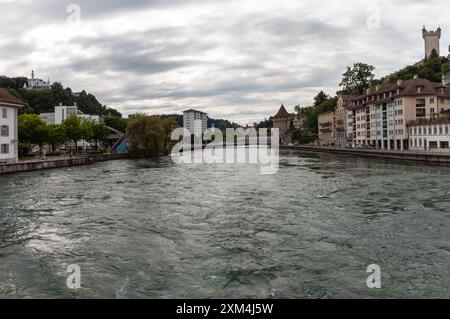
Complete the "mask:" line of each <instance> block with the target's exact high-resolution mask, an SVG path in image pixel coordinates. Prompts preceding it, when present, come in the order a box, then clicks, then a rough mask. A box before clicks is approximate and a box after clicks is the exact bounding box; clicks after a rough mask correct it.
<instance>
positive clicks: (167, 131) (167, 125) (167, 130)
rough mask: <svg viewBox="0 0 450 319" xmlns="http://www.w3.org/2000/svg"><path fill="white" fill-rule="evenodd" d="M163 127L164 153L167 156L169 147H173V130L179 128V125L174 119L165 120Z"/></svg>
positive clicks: (162, 123) (162, 122)
mask: <svg viewBox="0 0 450 319" xmlns="http://www.w3.org/2000/svg"><path fill="white" fill-rule="evenodd" d="M161 125H162V127H163V130H164V142H163V143H164V146H163V149H164V153H165V154H167V153H168V152H169V147H171V144H172V143H171V142H172V140H171V135H172V132H173V130H174V129H175V128H176V127H178V123H177V121H176V120H175V119H174V118H171V117H169V118H166V119H164V120H162V121H161Z"/></svg>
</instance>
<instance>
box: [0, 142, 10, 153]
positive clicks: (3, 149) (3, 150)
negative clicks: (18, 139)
mask: <svg viewBox="0 0 450 319" xmlns="http://www.w3.org/2000/svg"><path fill="white" fill-rule="evenodd" d="M0 153H1V154H9V144H2V145H1V150H0Z"/></svg>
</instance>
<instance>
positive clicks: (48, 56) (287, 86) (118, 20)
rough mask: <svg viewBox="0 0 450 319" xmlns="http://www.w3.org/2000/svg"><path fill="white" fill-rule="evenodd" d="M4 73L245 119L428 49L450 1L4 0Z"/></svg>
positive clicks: (144, 107)
mask: <svg viewBox="0 0 450 319" xmlns="http://www.w3.org/2000/svg"><path fill="white" fill-rule="evenodd" d="M0 5H1V7H2V12H3V15H2V19H0V74H3V75H8V76H25V75H29V74H30V72H31V70H32V69H34V70H35V71H36V73H37V76H38V77H41V78H43V79H47V78H50V79H51V80H52V81H59V82H62V83H63V84H64V85H65V86H69V87H71V88H72V89H73V90H75V91H77V90H81V89H86V90H88V91H90V92H92V93H93V94H95V95H96V96H97V97H98V98H99V100H100V101H101V102H102V103H103V104H107V105H109V106H111V107H115V108H117V109H118V110H119V111H121V112H122V113H124V114H125V115H127V114H131V113H135V112H145V113H148V114H160V113H180V112H181V111H182V110H184V109H187V108H197V109H200V110H203V111H206V112H208V113H209V114H210V116H211V117H214V118H227V119H231V120H235V121H238V122H240V123H242V124H245V123H253V122H254V121H259V120H263V119H264V118H265V117H269V116H270V115H273V114H274V113H275V112H276V110H277V106H278V105H280V104H281V103H284V104H285V105H286V106H287V107H288V109H289V110H293V107H294V105H296V104H302V105H306V104H308V103H310V102H311V100H312V98H313V96H314V95H315V94H316V93H317V92H318V91H319V90H325V91H326V92H328V93H330V94H334V93H335V92H336V90H337V89H338V84H339V82H340V78H341V74H342V72H343V71H344V70H345V68H346V66H348V65H351V64H353V63H354V62H359V61H360V62H365V63H370V64H373V65H374V66H376V68H377V75H379V76H381V75H385V74H387V73H390V72H392V71H394V70H397V69H399V68H401V67H402V66H404V65H407V64H411V63H414V62H416V61H418V60H420V59H421V58H422V57H423V55H424V49H423V40H422V37H421V29H422V26H423V24H426V25H427V27H429V29H435V28H437V26H438V25H440V26H441V27H442V29H443V37H442V39H441V54H442V55H444V54H445V55H446V54H447V51H448V44H450V21H449V19H448V9H447V8H448V1H447V0H431V1H417V0H413V1H411V0H379V1H360V0H345V1H324V0H283V1H280V0H238V1H234V0H230V1H228V0H215V1H212V0H192V1H189V0H134V1H133V0H130V1H123V0H101V1H100V0H70V1H65V0H40V1H35V0H0Z"/></svg>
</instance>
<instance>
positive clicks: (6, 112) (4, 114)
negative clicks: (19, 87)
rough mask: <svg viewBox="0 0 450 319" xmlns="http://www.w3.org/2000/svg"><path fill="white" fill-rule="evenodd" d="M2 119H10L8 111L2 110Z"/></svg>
mask: <svg viewBox="0 0 450 319" xmlns="http://www.w3.org/2000/svg"><path fill="white" fill-rule="evenodd" d="M2 118H4V119H7V118H8V109H2Z"/></svg>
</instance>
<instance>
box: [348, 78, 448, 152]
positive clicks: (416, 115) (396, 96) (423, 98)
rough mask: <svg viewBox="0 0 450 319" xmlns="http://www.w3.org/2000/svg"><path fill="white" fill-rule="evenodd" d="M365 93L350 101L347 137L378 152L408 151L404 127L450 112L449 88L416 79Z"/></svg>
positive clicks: (408, 141) (407, 140) (408, 144)
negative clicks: (376, 149) (383, 150)
mask: <svg viewBox="0 0 450 319" xmlns="http://www.w3.org/2000/svg"><path fill="white" fill-rule="evenodd" d="M366 93H367V94H365V95H361V96H358V97H355V98H352V99H351V105H350V106H349V108H348V111H347V134H348V136H347V137H348V139H349V140H351V142H352V143H354V144H363V145H370V146H372V147H375V148H379V149H387V150H404V149H409V147H410V139H409V132H408V130H407V124H408V123H410V122H411V121H416V120H420V119H430V118H432V117H433V116H436V114H439V113H441V112H444V111H446V110H449V109H450V87H446V86H444V85H442V84H441V83H434V82H431V81H428V80H425V79H420V78H418V77H417V76H416V77H414V79H411V80H407V81H398V82H397V83H395V84H387V85H383V86H377V87H375V88H371V89H369V90H368V91H367V92H366Z"/></svg>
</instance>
